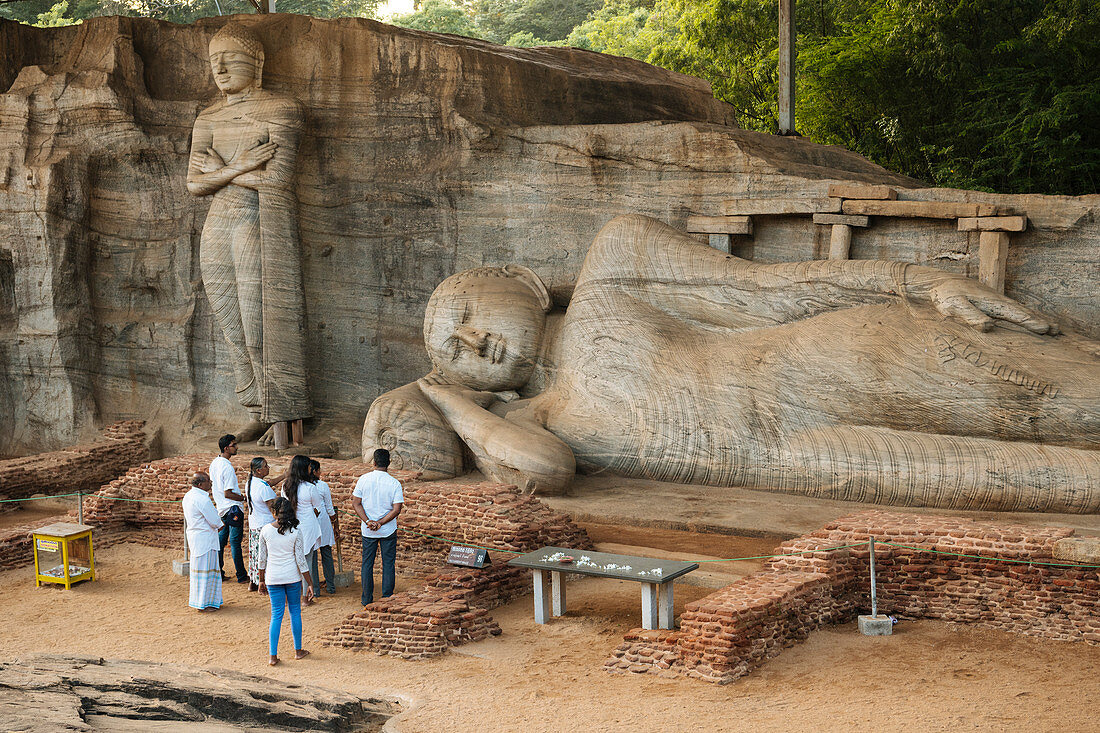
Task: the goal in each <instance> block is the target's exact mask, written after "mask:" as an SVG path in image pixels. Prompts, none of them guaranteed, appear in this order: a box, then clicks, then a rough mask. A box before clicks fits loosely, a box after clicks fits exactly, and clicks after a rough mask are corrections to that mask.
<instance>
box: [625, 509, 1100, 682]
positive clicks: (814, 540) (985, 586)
mask: <svg viewBox="0 0 1100 733" xmlns="http://www.w3.org/2000/svg"><path fill="white" fill-rule="evenodd" d="M1072 534H1073V530H1072V529H1068V528H1035V527H1024V526H1015V525H1006V524H1001V523H996V522H978V521H972V520H968V519H962V518H955V517H937V516H917V515H910V514H900V513H892V512H884V511H868V512H862V513H860V514H855V515H852V516H849V517H844V518H842V519H839V520H837V521H835V522H833V523H831V524H829V525H826V526H825V528H823V529H821V530H819V531H817V532H813V533H812V534H810V535H806V536H804V537H800V538H798V539H795V540H791V541H790V542H787V543H784V544H783V545H780V546H779V547H778V548H776V550H775V553H776V554H782V553H792V552H801V551H805V554H802V555H797V556H792V557H779V558H773V559H771V560H769V561H768V562H767V563H766V564H765V567H764V569H763V570H761V571H760V572H758V573H754V574H753V575H750V576H748V577H746V578H742V579H741V580H739V581H738V582H736V583H733V584H732V585H729V586H727V587H726V588H723V589H722V590H720V591H718V592H717V593H713V594H711V595H709V596H707V597H706V598H702V599H700V600H698V601H695V602H693V603H689V604H688V605H687V607H686V609H685V611H684V613H683V615H682V617H681V619H680V629H679V630H676V631H646V630H643V629H634V630H633V631H631V632H630V633H629V634H627V635H626V637H625V639H624V641H623V643H622V645H620V647H619V648H618V649H617V650H616V651H615V652H614V654H613V655H612V657H611V658H610V659H609V660H608V661H607V663H606V664H605V667H606V668H607V669H609V670H612V671H630V672H640V673H654V674H660V675H664V676H689V677H696V678H699V679H704V680H707V681H711V682H718V683H726V682H731V681H733V680H735V679H737V678H738V677H741V676H743V675H745V674H748V672H750V671H751V670H752V669H753V668H755V667H756V666H759V665H760V664H762V663H763V662H765V661H766V660H767V659H769V658H771V657H774V656H776V655H777V654H779V653H780V652H781V651H782V650H783V649H784V648H785V647H787V646H790V645H792V644H794V643H796V642H798V641H801V640H803V639H805V638H806V637H807V636H808V635H809V634H810V633H811V632H812V631H813V630H814V629H817V628H820V627H821V626H822V625H825V624H832V623H843V622H845V621H850V620H851V619H853V618H854V617H855V616H856V615H857V614H859V613H868V612H869V611H870V590H869V588H870V576H869V563H868V560H869V554H870V551H869V548H868V547H867V546H866V545H861V546H858V547H852V548H844V549H835V550H834V549H829V548H834V547H840V546H842V545H849V544H858V543H863V542H866V541H867V540H868V539H869V538H870V537H871V536H872V535H873V536H874V537H875V539H876V542H877V545H876V553H875V560H876V574H877V577H878V607H879V613H882V614H891V615H895V616H900V617H902V618H909V619H916V618H934V619H942V620H946V621H954V622H958V623H973V624H979V625H982V626H987V627H990V628H998V629H1005V630H1008V631H1014V632H1018V633H1024V634H1030V635H1034V636H1042V637H1045V638H1051V639H1060V640H1072V641H1085V642H1088V643H1094V644H1095V643H1100V570H1098V569H1097V568H1083V567H1059V566H1052V565H1035V564H1029V563H1028V562H1005V561H1006V560H1007V561H1029V562H1030V563H1062V562H1064V561H1059V560H1055V559H1054V555H1053V547H1054V543H1055V542H1057V541H1058V540H1061V539H1063V538H1065V537H1069V536H1070V535H1072ZM883 542H888V543H891V544H894V545H907V546H909V547H912V548H917V549H904V548H897V547H891V546H889V545H886V544H883ZM922 550H937V551H939V552H947V553H961V554H962V555H980V556H981V557H980V558H975V557H959V556H956V555H945V554H936V553H931V552H923V551H922Z"/></svg>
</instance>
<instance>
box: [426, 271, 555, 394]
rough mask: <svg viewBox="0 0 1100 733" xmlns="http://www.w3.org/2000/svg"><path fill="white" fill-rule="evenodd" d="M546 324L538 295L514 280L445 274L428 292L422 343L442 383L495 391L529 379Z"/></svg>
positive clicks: (516, 386) (508, 388)
mask: <svg viewBox="0 0 1100 733" xmlns="http://www.w3.org/2000/svg"><path fill="white" fill-rule="evenodd" d="M545 323H546V315H545V313H544V312H543V310H542V307H541V305H540V303H539V299H538V297H537V296H536V295H535V293H534V292H533V291H532V290H531V288H530V286H528V285H527V284H526V283H524V282H523V281H522V280H520V279H518V278H515V277H474V278H467V279H465V280H464V281H457V282H456V281H455V279H454V278H449V279H448V280H444V281H443V283H442V284H440V286H439V287H438V288H436V290H435V292H434V293H432V298H431V301H430V303H429V306H428V317H427V318H426V319H425V323H424V341H425V343H426V345H427V347H428V355H429V356H430V357H431V359H432V364H433V365H434V366H435V369H436V371H438V372H439V373H440V374H442V375H443V377H444V378H446V379H447V381H449V382H453V383H455V384H461V385H464V386H466V387H470V388H471V389H477V390H487V391H490V392H500V391H504V390H510V389H519V388H520V387H522V386H523V385H524V384H526V383H527V381H528V380H529V379H530V378H531V372H532V371H533V370H534V368H535V358H536V357H537V356H538V351H539V344H540V343H541V341H542V335H543V329H544V327H545Z"/></svg>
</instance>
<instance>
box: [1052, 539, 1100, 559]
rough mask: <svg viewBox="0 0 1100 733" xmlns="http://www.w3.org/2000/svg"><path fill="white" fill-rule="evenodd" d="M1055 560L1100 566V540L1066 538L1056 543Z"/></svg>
mask: <svg viewBox="0 0 1100 733" xmlns="http://www.w3.org/2000/svg"><path fill="white" fill-rule="evenodd" d="M1054 558H1055V559H1056V560H1066V561H1068V562H1080V563H1087V564H1090V565H1100V538H1097V537H1066V538H1065V539H1061V540H1058V541H1057V542H1055V543H1054Z"/></svg>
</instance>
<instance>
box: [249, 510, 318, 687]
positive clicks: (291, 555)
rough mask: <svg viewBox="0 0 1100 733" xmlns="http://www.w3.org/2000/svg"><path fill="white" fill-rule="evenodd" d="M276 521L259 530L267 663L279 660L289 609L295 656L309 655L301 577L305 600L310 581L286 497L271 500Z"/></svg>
mask: <svg viewBox="0 0 1100 733" xmlns="http://www.w3.org/2000/svg"><path fill="white" fill-rule="evenodd" d="M273 508H274V512H275V521H274V522H272V523H271V524H266V525H264V527H263V529H261V530H260V545H259V558H258V565H259V570H260V592H261V593H267V596H268V599H269V600H270V601H271V627H270V629H269V630H268V652H269V654H270V655H271V656H270V658H269V659H268V661H267V663H268V664H270V665H271V666H272V667H274V666H275V665H276V664H278V663H279V635H280V634H281V633H282V631H283V615H284V613H285V612H286V609H287V608H289V609H290V632H291V634H293V636H294V658H295V659H302V658H303V657H305V656H306V655H308V654H309V652H308V651H306V650H305V649H303V648H302V605H301V597H302V579H303V578H304V579H305V595H306V601H307V602H309V601H311V600H313V584H312V581H311V580H310V577H309V565H308V564H307V563H306V556H305V550H304V540H303V537H302V530H301V528H300V526H299V524H298V517H297V516H296V514H295V512H294V507H293V506H292V505H291V503H290V501H289V500H288V499H285V498H283V497H279V498H278V499H276V500H275V502H274V507H273Z"/></svg>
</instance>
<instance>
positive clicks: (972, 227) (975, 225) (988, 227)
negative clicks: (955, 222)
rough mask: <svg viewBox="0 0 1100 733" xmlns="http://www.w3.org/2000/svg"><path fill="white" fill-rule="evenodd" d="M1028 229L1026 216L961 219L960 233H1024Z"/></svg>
mask: <svg viewBox="0 0 1100 733" xmlns="http://www.w3.org/2000/svg"><path fill="white" fill-rule="evenodd" d="M1025 229H1027V217H1026V216H983V217H963V218H961V219H959V231H960V232H1022V231H1023V230H1025Z"/></svg>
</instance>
